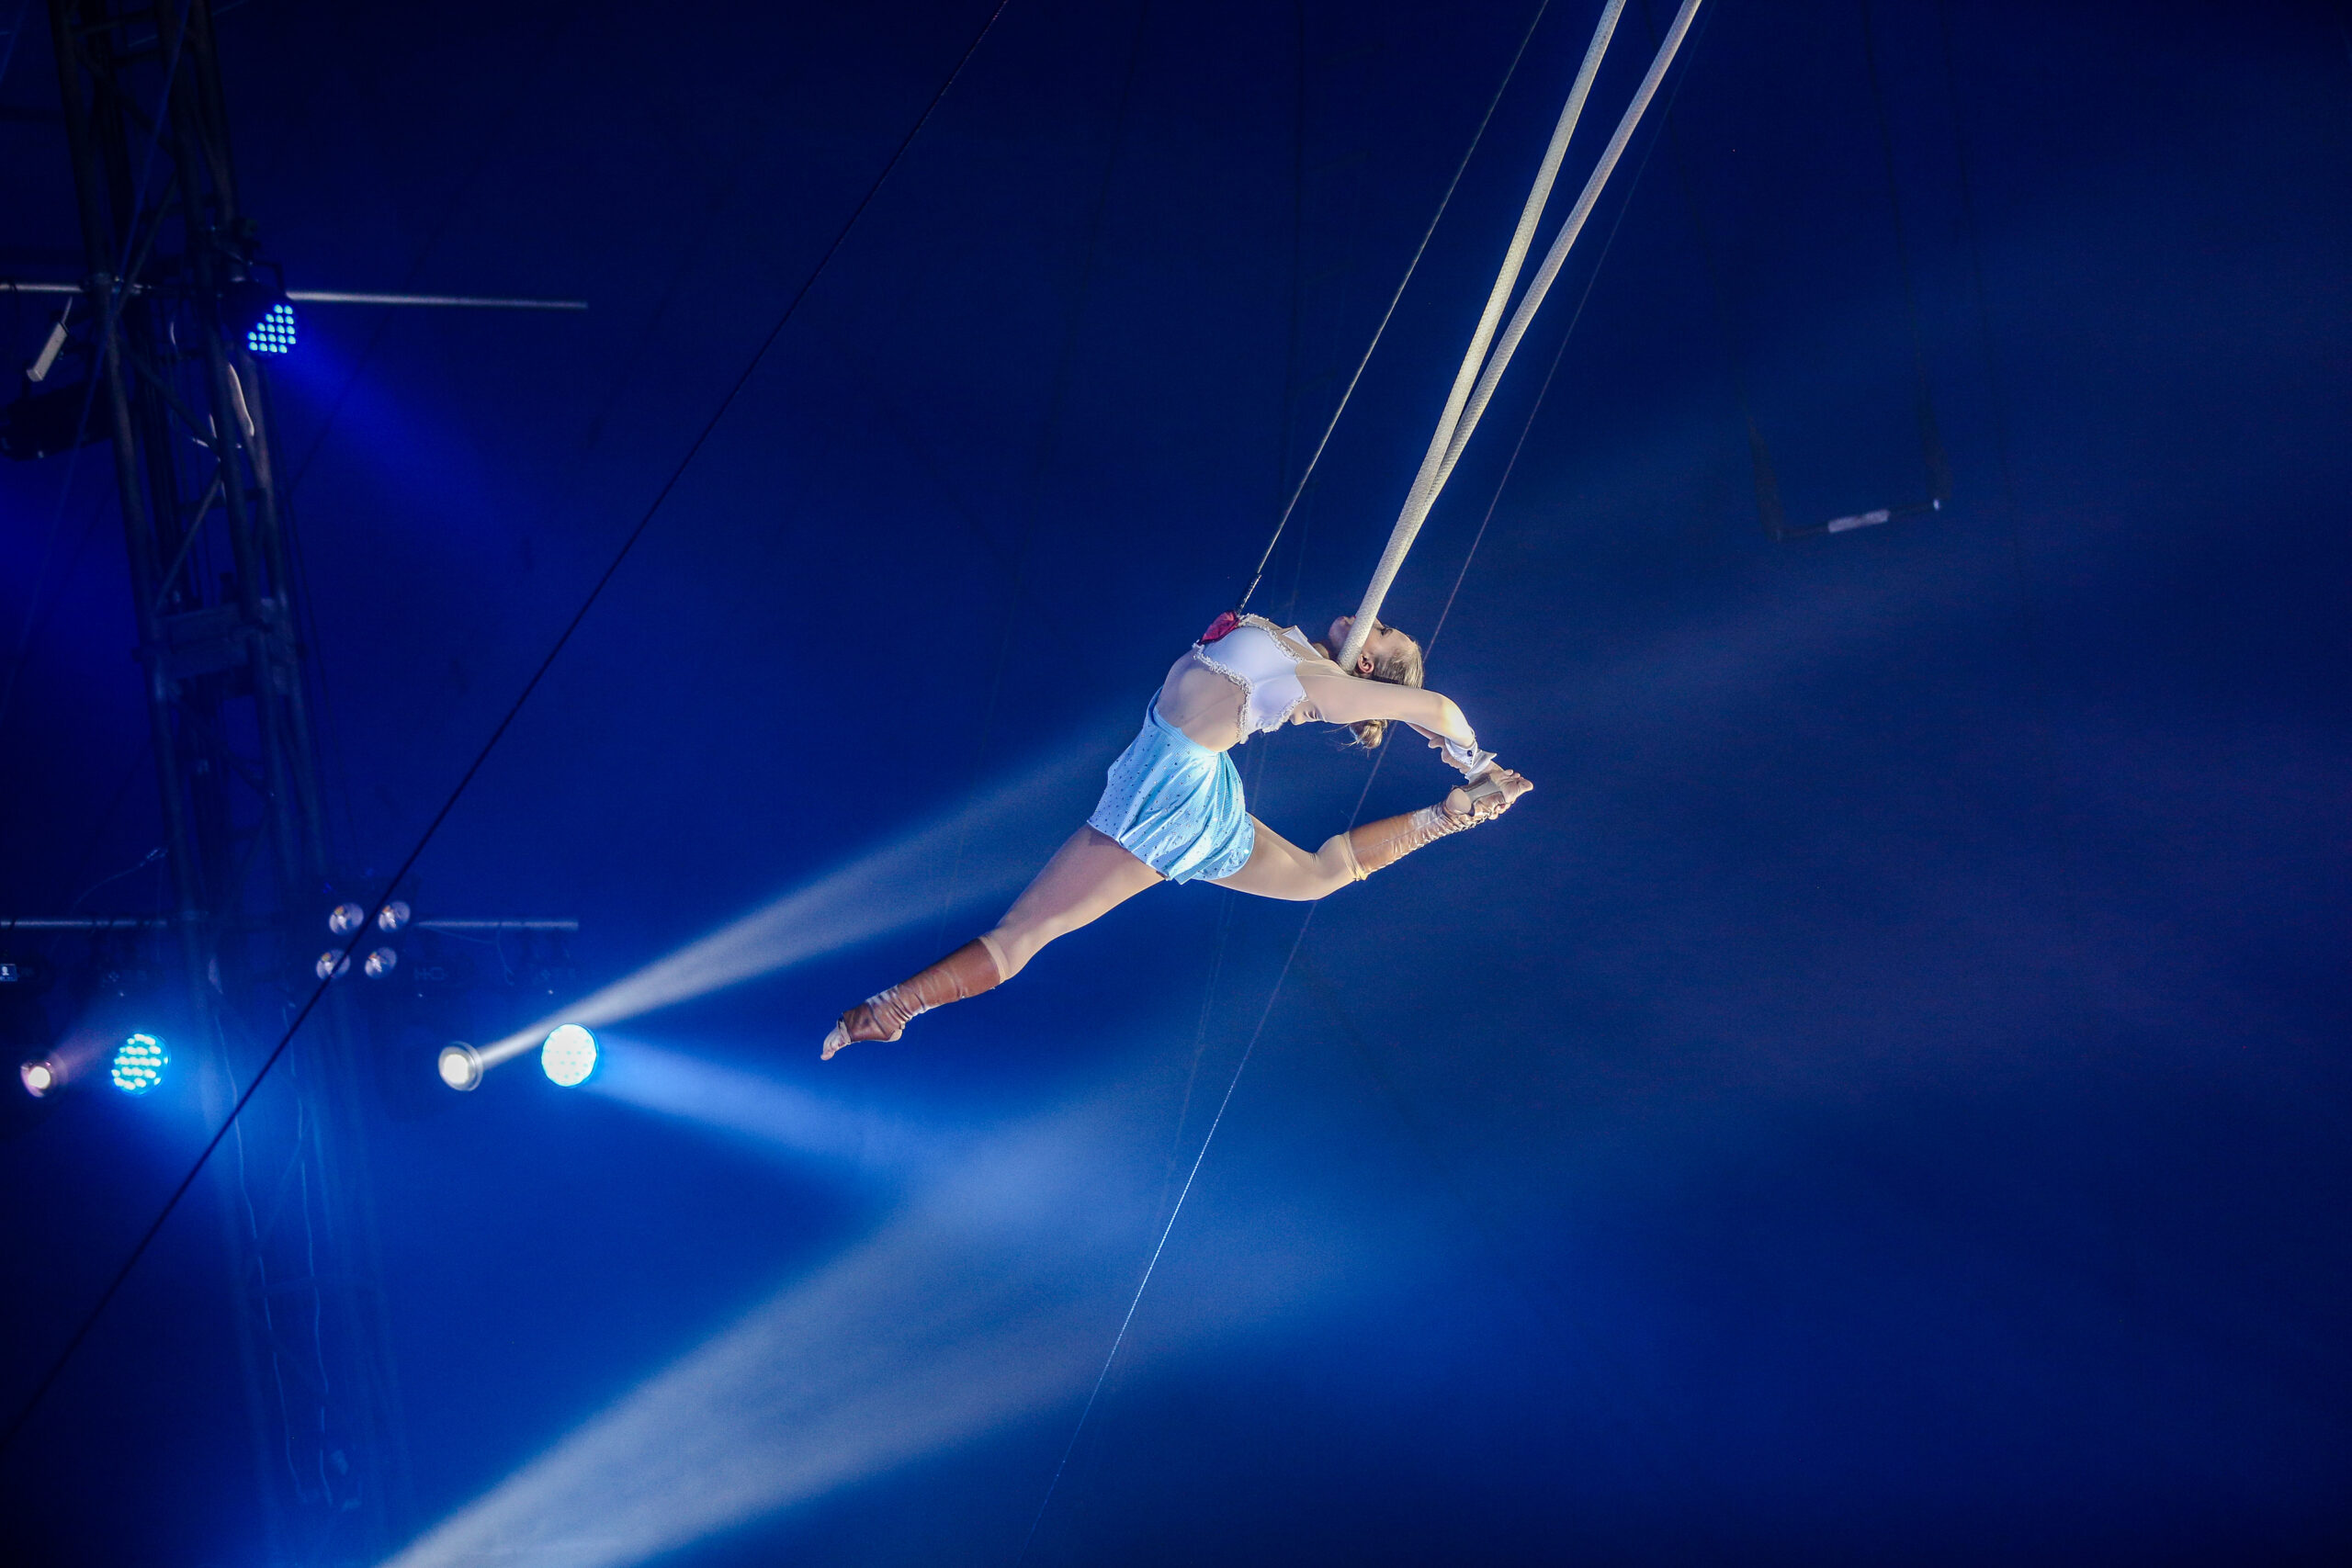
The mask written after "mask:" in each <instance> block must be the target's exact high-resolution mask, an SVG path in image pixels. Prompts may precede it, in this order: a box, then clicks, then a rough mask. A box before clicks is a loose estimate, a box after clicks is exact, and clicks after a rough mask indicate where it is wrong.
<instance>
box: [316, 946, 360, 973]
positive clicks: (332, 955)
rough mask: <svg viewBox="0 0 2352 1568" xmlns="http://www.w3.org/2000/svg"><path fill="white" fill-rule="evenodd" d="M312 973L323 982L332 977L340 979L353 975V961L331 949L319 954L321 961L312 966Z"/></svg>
mask: <svg viewBox="0 0 2352 1568" xmlns="http://www.w3.org/2000/svg"><path fill="white" fill-rule="evenodd" d="M350 973H351V960H350V959H348V958H345V956H344V955H343V954H342V953H337V952H336V951H335V950H334V949H333V948H329V949H328V950H327V951H326V952H324V953H320V954H319V961H318V962H317V963H316V964H311V974H313V975H316V976H318V977H319V978H320V979H322V980H323V979H325V978H326V977H327V976H330V975H333V976H338V977H340V976H345V975H348V974H350Z"/></svg>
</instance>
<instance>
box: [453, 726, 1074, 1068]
mask: <svg viewBox="0 0 2352 1568" xmlns="http://www.w3.org/2000/svg"><path fill="white" fill-rule="evenodd" d="M1101 750H1102V747H1101V746H1100V744H1099V743H1097V742H1096V741H1094V740H1092V739H1089V740H1088V741H1086V742H1084V743H1083V744H1080V745H1076V746H1071V747H1067V748H1065V749H1063V750H1060V751H1058V752H1057V753H1056V754H1055V755H1054V756H1053V757H1052V758H1051V759H1049V760H1048V761H1046V762H1044V763H1042V764H1040V765H1039V766H1037V767H1035V768H1033V769H1032V770H1030V771H1029V772H1028V773H1024V774H1023V775H1022V776H1021V777H1019V778H1016V779H1014V780H1012V782H1011V783H1009V784H1004V785H1002V786H1001V787H1000V788H998V789H996V790H993V791H991V792H990V793H989V794H988V795H983V796H981V797H980V798H979V799H978V800H977V801H975V802H973V803H972V804H971V805H969V806H967V807H965V808H963V809H962V810H960V811H956V812H955V813H952V814H951V815H949V816H946V817H944V818H940V819H939V820H937V821H935V822H933V823H932V824H931V825H930V826H929V827H927V828H924V829H921V830H919V831H917V832H915V833H914V834H912V835H910V836H909V837H907V838H905V839H901V840H899V841H898V842H897V843H894V844H890V845H888V846H886V847H884V848H882V849H879V850H876V851H875V852H873V853H871V854H867V855H865V856H863V857H861V858H860V859H857V860H854V861H853V862H851V863H849V864H847V865H845V866H842V867H841V868H840V869H839V870H837V871H834V872H832V873H831V874H827V875H825V876H823V877H820V878H819V879H818V880H817V881H816V882H814V883H811V884H810V885H809V886H806V887H803V888H800V889H799V890H797V892H793V893H787V894H786V895H785V896H784V897H781V898H778V899H777V900H775V902H774V903H772V904H769V905H766V906H765V907H763V908H758V909H754V910H752V912H751V913H750V914H748V915H745V916H744V917H743V918H742V919H739V920H737V921H735V922H734V923H733V924H731V925H729V926H726V927H724V928H722V929H721V930H719V931H714V932H712V933H711V934H710V935H709V936H707V937H704V938H703V939H702V940H700V941H699V942H694V943H691V944H690V945H688V946H686V947H684V948H681V949H679V950H678V951H677V952H676V953H672V954H670V955H669V956H668V957H666V958H662V959H659V960H656V961H655V962H654V963H652V964H648V965H647V966H646V967H644V968H642V969H640V970H639V971H638V972H637V973H636V974H634V975H631V976H628V977H627V978H625V979H621V980H616V981H615V982H614V983H613V984H611V985H609V986H606V987H605V988H604V989H603V990H600V991H597V992H596V993H594V995H592V996H589V997H586V998H582V999H581V1000H579V1001H576V1002H571V1003H568V1004H566V1005H565V1006H564V1007H563V1008H562V1009H561V1010H559V1011H556V1012H551V1013H549V1014H548V1015H547V1016H546V1017H544V1018H542V1019H540V1020H538V1021H536V1022H534V1023H532V1024H531V1025H530V1026H529V1027H528V1028H526V1029H520V1030H517V1031H515V1032H514V1033H512V1034H509V1035H507V1036H506V1037H505V1038H504V1039H503V1040H499V1041H496V1042H494V1043H491V1044H488V1045H484V1046H481V1047H479V1048H478V1051H477V1055H479V1056H480V1057H481V1067H482V1070H483V1071H485V1072H487V1071H488V1070H489V1069H491V1068H492V1067H495V1066H498V1065H499V1064H500V1063H502V1062H506V1061H510V1060H512V1059H513V1058H515V1057H516V1056H518V1055H522V1054H523V1053H524V1052H526V1051H528V1050H531V1049H533V1048H535V1047H536V1046H537V1045H538V1043H540V1042H541V1041H542V1040H545V1039H546V1038H547V1035H548V1031H549V1030H550V1029H553V1028H555V1027H556V1026H557V1025H558V1024H563V1023H576V1024H579V1025H581V1026H582V1027H584V1028H588V1029H601V1028H603V1027H604V1026H605V1025H606V1024H611V1023H619V1022H622V1021H626V1020H628V1019H632V1018H636V1017H638V1016H639V1015H640V1014H643V1013H648V1012H651V1011H653V1010H655V1009H657V1008H665V1007H670V1006H672V1005H673V1004H675V1003H678V1002H683V1001H687V1000H691V999H692V998H695V997H701V996H707V995H708V994H709V993H710V992H712V991H717V990H720V989H723V988H725V987H729V986H740V985H741V984H742V983H743V982H744V981H746V980H756V979H758V978H760V977H761V976H766V975H773V974H775V972H776V971H778V970H780V969H786V968H789V967H790V966H792V965H793V964H802V963H806V962H807V961H808V960H809V959H811V958H818V957H822V956H823V955H825V954H827V953H839V952H841V951H842V950H844V949H846V948H851V947H854V946H856V945H858V944H859V943H860V942H872V941H874V940H875V939H876V938H877V937H883V936H888V935H889V934H890V933H891V932H892V931H899V930H900V929H902V928H904V927H907V926H910V925H912V924H914V923H916V922H917V921H920V920H927V919H936V918H938V917H940V916H942V915H955V914H960V913H965V912H967V911H968V910H969V909H970V908H972V907H973V906H974V905H978V904H989V903H996V902H999V901H1001V900H1004V899H1006V898H1009V897H1011V896H1012V894H1013V893H1014V892H1016V891H1018V890H1019V889H1020V887H1021V886H1022V885H1023V883H1024V882H1026V881H1027V880H1028V878H1029V876H1030V875H1031V874H1033V873H1035V871H1036V869H1037V868H1038V867H1039V866H1041V865H1043V864H1044V863H1045V862H1046V855H1047V854H1048V853H1050V852H1052V849H1053V843H1054V840H1056V839H1057V838H1058V837H1059V836H1060V835H1062V834H1064V833H1067V832H1068V831H1069V829H1070V828H1071V827H1073V826H1075V825H1076V824H1077V822H1078V821H1079V820H1080V818H1082V817H1083V815H1084V813H1085V808H1086V806H1087V805H1089V804H1091V801H1081V800H1080V799H1079V795H1081V794H1086V793H1089V792H1091V790H1092V789H1093V788H1095V787H1096V782H1095V771H1094V769H1093V768H1092V767H1091V766H1090V765H1089V764H1090V763H1091V761H1093V759H1094V757H1095V755H1096V754H1097V753H1099V752H1100V751H1101ZM1074 786H1083V787H1082V788H1080V787H1074ZM951 869H952V870H953V873H954V874H953V884H954V885H953V887H952V889H951V888H950V886H949V883H950V873H951Z"/></svg>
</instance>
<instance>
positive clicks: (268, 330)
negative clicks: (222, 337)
mask: <svg viewBox="0 0 2352 1568" xmlns="http://www.w3.org/2000/svg"><path fill="white" fill-rule="evenodd" d="M220 325H221V326H222V327H223V328H225V329H226V330H227V331H228V333H230V335H231V336H232V337H236V338H240V339H242V340H243V343H244V345H245V349H246V351H247V352H248V353H252V354H284V353H285V352H286V351H287V350H288V349H289V348H292V347H293V346H294V307H293V305H292V304H290V303H289V302H288V300H287V298H286V290H285V288H283V287H282V286H280V285H278V284H277V283H275V282H273V281H271V280H270V279H268V278H266V277H243V278H239V279H238V280H237V281H236V282H234V283H232V284H231V285H229V287H228V288H225V289H223V290H221V293H220Z"/></svg>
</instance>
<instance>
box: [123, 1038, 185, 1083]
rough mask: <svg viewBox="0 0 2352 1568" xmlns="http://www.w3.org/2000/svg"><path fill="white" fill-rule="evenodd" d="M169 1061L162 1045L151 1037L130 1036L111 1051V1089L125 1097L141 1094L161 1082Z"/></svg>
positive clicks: (169, 1064)
mask: <svg viewBox="0 0 2352 1568" xmlns="http://www.w3.org/2000/svg"><path fill="white" fill-rule="evenodd" d="M171 1063H172V1058H171V1056H170V1055H169V1054H168V1053H167V1052H165V1051H164V1043H163V1042H162V1041H160V1040H158V1039H156V1038H155V1037H154V1036H153V1035H152V1034H134V1035H132V1036H130V1038H129V1039H127V1040H125V1041H124V1042H123V1043H121V1044H119V1045H118V1046H116V1047H115V1048H114V1087H115V1088H117V1089H120V1090H122V1092H123V1093H125V1094H145V1093H146V1092H147V1091H148V1090H149V1089H153V1088H154V1087H155V1086H156V1085H157V1084H159V1083H161V1082H163V1081H164V1068H165V1067H167V1066H171Z"/></svg>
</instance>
